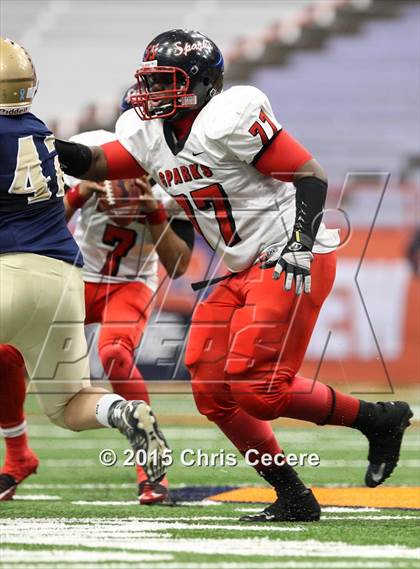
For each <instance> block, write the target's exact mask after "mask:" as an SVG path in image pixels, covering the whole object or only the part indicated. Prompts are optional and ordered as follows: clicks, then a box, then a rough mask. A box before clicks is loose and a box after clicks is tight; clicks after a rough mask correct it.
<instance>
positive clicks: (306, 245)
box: [58, 30, 411, 522]
mask: <svg viewBox="0 0 420 569" xmlns="http://www.w3.org/2000/svg"><path fill="white" fill-rule="evenodd" d="M136 77H137V80H138V86H139V92H138V94H135V95H133V97H132V103H133V106H134V107H135V108H134V109H133V110H131V111H129V112H127V113H124V115H122V116H121V117H120V119H119V120H118V122H117V125H116V134H117V138H118V140H117V141H114V142H110V143H107V144H104V145H102V146H101V147H92V148H87V147H85V146H82V145H77V144H73V145H72V144H70V143H68V142H64V141H63V142H61V143H60V144H59V147H58V152H59V156H60V161H61V163H62V166H63V167H64V169H65V170H67V171H68V172H70V173H75V174H77V175H78V176H79V177H81V178H89V179H95V180H103V179H106V178H107V179H114V178H122V177H125V176H126V172H131V173H132V174H134V175H140V174H142V173H144V172H148V173H149V174H150V175H152V176H153V178H154V179H155V180H157V181H158V182H159V183H160V184H161V186H162V187H163V188H164V189H165V190H166V191H167V192H168V194H170V195H171V196H172V197H173V198H175V199H176V200H177V201H178V203H179V204H181V206H182V207H183V209H184V210H185V212H186V213H187V214H188V215H189V217H190V219H191V221H192V222H193V223H194V225H195V227H196V229H197V231H199V232H200V233H201V234H202V235H203V236H204V238H205V239H206V240H207V242H208V244H209V246H210V247H211V248H212V249H214V250H215V251H216V252H217V253H218V254H219V255H220V258H221V259H223V261H224V262H225V264H226V265H227V267H228V269H229V271H230V272H229V274H228V275H226V278H225V279H224V280H222V281H221V282H219V284H218V285H217V286H216V287H215V288H214V290H213V291H212V292H211V294H210V295H209V296H208V297H207V298H206V299H205V300H204V301H203V302H201V303H200V304H198V306H197V308H196V310H195V312H194V315H193V318H192V324H191V330H190V336H189V342H188V347H187V351H186V365H187V366H188V368H189V370H190V373H191V378H192V389H193V393H194V397H195V401H196V404H197V407H198V409H199V411H200V412H201V413H203V414H204V415H205V416H207V418H208V419H209V420H210V421H213V422H214V423H216V424H217V425H218V427H219V428H220V429H221V430H222V431H223V432H224V433H225V435H226V436H227V437H228V438H229V439H230V440H231V442H232V443H233V444H234V445H235V446H236V447H237V448H238V450H239V451H240V452H241V453H243V454H244V455H247V456H248V458H249V457H250V455H251V456H252V462H253V466H254V467H255V468H256V470H257V471H258V473H259V474H260V475H261V476H262V477H263V478H264V479H265V480H267V481H268V482H269V483H270V484H271V485H272V486H273V487H274V488H275V490H276V492H277V494H278V499H277V500H276V501H275V503H274V504H272V505H271V506H269V507H268V508H266V509H265V510H263V511H262V512H261V513H260V514H257V515H250V516H245V517H244V518H242V519H243V520H244V521H252V522H254V521H261V522H265V521H270V522H273V521H314V520H318V519H319V517H320V508H319V505H318V502H317V500H316V498H315V496H314V495H313V493H312V492H311V490H309V489H308V488H306V486H305V485H304V484H303V482H302V481H301V480H300V479H299V477H298V476H297V474H296V472H295V471H294V469H293V468H292V467H291V466H290V465H289V464H287V463H286V462H284V461H281V460H279V457H281V455H282V451H281V448H280V447H279V445H278V443H277V441H276V439H275V437H274V434H273V431H272V429H271V426H270V423H269V421H270V420H272V419H275V418H278V417H292V418H296V419H301V420H306V421H311V422H314V423H316V424H319V425H325V424H331V425H343V426H348V427H352V428H355V429H358V430H359V431H361V432H362V433H363V434H364V435H365V436H366V437H367V439H368V442H369V457H368V460H369V464H368V469H367V472H366V477H365V481H366V484H367V485H368V486H372V487H373V486H377V485H378V484H381V483H382V482H383V481H384V480H385V479H386V478H387V477H388V476H389V475H390V474H391V473H392V471H393V469H394V468H395V466H396V464H397V461H398V456H399V449H400V446H401V441H402V437H403V433H404V430H405V428H406V427H407V426H408V424H409V418H410V416H411V411H410V408H409V406H408V405H407V404H406V403H404V402H389V403H376V404H375V403H367V402H364V401H360V400H358V399H355V398H354V397H351V396H348V395H346V394H344V393H341V392H338V391H336V390H333V389H332V388H331V387H329V386H327V385H324V384H322V383H320V382H315V381H314V380H310V379H306V378H303V377H301V376H299V375H298V372H299V368H300V366H301V364H302V361H303V358H304V355H305V351H306V348H307V346H308V343H309V340H310V337H311V334H312V331H313V328H314V326H315V323H316V320H317V317H318V314H319V311H320V308H321V306H322V304H323V302H324V300H325V299H326V297H327V296H328V294H329V292H330V290H331V288H332V286H333V282H334V276H335V264H336V254H335V249H336V247H337V246H338V244H339V239H338V232H337V231H335V230H329V229H326V228H325V226H324V225H323V224H322V223H321V219H322V214H323V206H324V203H325V197H326V192H327V179H326V175H325V173H324V171H323V170H322V168H321V166H320V165H319V164H318V162H317V161H316V160H315V159H314V158H313V157H312V155H311V153H310V152H309V151H308V150H307V149H305V148H304V147H303V146H302V145H301V144H299V143H298V142H297V141H296V140H295V139H294V138H293V137H292V136H290V135H289V134H288V133H287V131H285V130H284V129H283V128H282V126H281V125H280V123H279V122H278V120H277V119H276V117H275V116H274V113H273V111H272V108H271V105H270V103H269V101H268V99H267V97H266V96H265V95H264V93H262V92H261V91H259V90H258V89H256V88H254V87H250V86H240V87H232V88H230V89H228V90H227V91H222V86H223V57H222V54H221V52H220V51H219V49H218V48H217V46H216V45H215V44H214V43H213V42H212V41H211V40H210V39H209V38H207V37H206V36H204V35H202V34H201V33H199V32H193V31H188V30H170V31H168V32H164V33H162V34H160V35H159V36H157V37H156V38H155V39H154V40H153V41H152V42H150V44H149V45H148V46H147V48H146V51H145V53H144V58H143V61H142V63H141V65H140V67H139V69H138V70H137V72H136ZM217 280H220V279H217ZM209 284H210V283H209ZM212 284H214V281H213V283H212ZM302 293H303V294H302ZM249 453H250V454H249Z"/></svg>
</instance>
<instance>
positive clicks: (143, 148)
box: [116, 86, 339, 272]
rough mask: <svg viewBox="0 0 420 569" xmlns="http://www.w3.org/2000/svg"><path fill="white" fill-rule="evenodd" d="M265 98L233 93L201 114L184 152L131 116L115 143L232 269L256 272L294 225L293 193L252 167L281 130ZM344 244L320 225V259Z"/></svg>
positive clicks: (250, 90) (165, 131)
mask: <svg viewBox="0 0 420 569" xmlns="http://www.w3.org/2000/svg"><path fill="white" fill-rule="evenodd" d="M281 128H282V127H281V125H280V124H279V123H278V122H277V120H276V118H275V117H274V115H273V111H272V109H271V105H270V103H269V101H268V99H267V97H266V95H264V93H262V92H261V91H260V90H259V89H257V88H255V87H251V86H238V87H231V88H230V89H228V90H227V91H224V92H222V93H220V94H219V95H216V96H215V97H214V98H213V99H211V101H210V102H209V103H208V104H207V105H206V106H205V107H204V108H203V109H202V110H201V111H200V113H199V115H198V116H197V118H196V119H195V121H194V123H193V125H192V128H191V131H190V133H189V135H188V137H187V139H186V141H185V143H184V144H182V143H178V142H177V141H176V140H175V139H174V137H173V134H172V130H171V128H170V127H168V125H167V123H165V122H164V121H163V120H161V119H154V120H149V121H142V120H141V119H140V118H139V117H138V116H137V114H136V112H135V110H133V109H132V110H129V111H127V112H125V113H124V114H123V115H121V117H120V118H119V119H118V122H117V124H116V135H117V137H118V140H119V141H120V142H121V144H122V145H123V146H124V147H125V148H126V149H127V150H128V151H129V152H130V154H132V156H133V157H134V158H135V159H136V160H137V162H138V163H139V164H140V165H141V166H142V167H143V168H144V169H145V170H146V171H147V172H148V173H149V174H150V175H151V176H152V177H153V178H154V179H155V180H156V181H157V182H158V183H159V184H160V185H161V186H162V187H163V188H164V189H165V190H166V191H167V192H168V193H169V194H170V195H171V196H172V197H173V198H175V199H176V200H177V202H178V203H179V204H180V205H181V206H182V207H183V209H184V211H185V212H186V213H187V214H189V216H190V219H191V221H193V222H194V224H195V226H196V228H197V229H198V231H200V233H201V234H202V235H203V237H204V238H205V239H206V241H207V242H208V244H209V245H210V247H211V248H212V249H214V250H215V251H216V252H217V253H218V255H219V256H220V257H222V258H223V261H224V262H225V264H226V266H227V267H228V269H230V270H231V271H234V272H237V271H242V270H244V269H246V268H248V267H250V266H251V265H252V264H253V263H255V262H256V261H257V259H258V257H259V255H260V254H261V253H262V252H263V251H264V250H265V249H266V248H267V247H269V246H271V245H273V244H281V245H285V244H286V243H287V241H288V239H289V237H288V236H290V235H291V231H292V229H293V225H294V222H295V214H296V208H295V188H294V186H293V184H288V183H284V182H280V181H278V180H275V179H274V178H271V177H268V176H265V175H263V174H261V173H260V172H259V171H258V170H257V169H256V168H255V167H254V166H253V162H255V160H256V159H257V158H258V156H259V153H260V152H262V150H263V149H264V147H265V145H266V144H267V143H268V142H269V141H270V140H271V138H272V137H273V136H274V135H275V134H276V133H277V132H278V131H279V130H281ZM338 244H339V237H338V230H329V229H326V228H325V225H324V224H321V226H320V228H319V231H318V235H317V242H316V244H315V246H314V252H315V253H326V252H329V251H331V250H333V249H334V248H335V247H337V245H338Z"/></svg>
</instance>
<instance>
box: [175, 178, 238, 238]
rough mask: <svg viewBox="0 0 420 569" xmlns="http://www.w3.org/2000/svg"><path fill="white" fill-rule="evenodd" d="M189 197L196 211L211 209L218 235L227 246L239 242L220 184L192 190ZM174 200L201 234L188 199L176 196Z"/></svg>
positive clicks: (226, 199) (229, 207)
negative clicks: (218, 231) (216, 224)
mask: <svg viewBox="0 0 420 569" xmlns="http://www.w3.org/2000/svg"><path fill="white" fill-rule="evenodd" d="M190 195H191V198H192V199H193V201H194V204H195V206H196V207H197V209H199V210H201V211H207V210H209V209H212V208H213V210H214V213H215V215H216V220H217V223H218V225H219V230H220V233H221V235H222V237H223V240H224V242H225V244H226V245H227V246H229V247H233V246H234V245H237V244H238V243H239V242H240V241H241V238H240V237H239V235H238V232H237V230H236V224H235V220H234V219H233V215H232V207H231V205H230V202H229V199H228V197H227V195H226V192H225V191H224V189H223V186H222V185H221V184H211V185H210V186H206V187H205V188H200V189H198V190H193V191H192V192H191V194H190ZM176 200H177V201H178V202H179V204H180V205H181V207H182V208H183V210H184V211H185V212H186V214H187V215H188V217H189V219H190V221H191V222H192V223H193V225H194V227H195V228H196V230H197V231H198V232H199V233H201V234H203V232H202V231H201V229H200V226H199V225H198V223H197V220H196V218H195V215H194V209H193V207H192V205H191V203H190V201H189V199H188V197H187V196H186V195H184V194H181V195H179V196H176Z"/></svg>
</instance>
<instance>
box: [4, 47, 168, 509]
mask: <svg viewBox="0 0 420 569" xmlns="http://www.w3.org/2000/svg"><path fill="white" fill-rule="evenodd" d="M37 86H38V85H37V77H36V73H35V68H34V65H33V63H32V60H31V58H30V56H29V54H28V53H27V52H26V51H25V49H24V48H22V47H21V46H19V45H18V44H16V43H14V42H13V41H11V40H8V39H3V38H0V156H1V162H0V344H1V345H0V362H1V371H0V427H1V431H2V433H3V435H4V436H5V438H6V460H5V464H4V466H3V468H2V471H1V474H0V499H7V498H10V497H12V496H13V493H14V491H15V488H16V486H17V484H18V483H20V482H21V481H22V480H23V479H24V478H25V477H27V476H28V475H29V474H31V473H32V472H34V471H35V470H36V468H37V466H38V460H37V457H36V455H35V454H34V453H33V452H32V451H31V450H30V449H29V447H27V442H26V422H25V420H24V416H23V401H24V398H25V384H24V381H23V380H20V379H19V378H21V379H22V376H21V375H20V374H21V367H22V363H24V365H25V366H26V371H27V373H28V376H29V379H30V381H31V384H32V387H33V390H34V391H35V392H36V394H37V396H38V400H39V403H40V405H41V407H42V409H43V410H44V412H45V414H46V415H47V416H48V417H49V419H50V420H51V421H52V422H53V423H55V424H56V425H59V426H61V427H63V428H66V429H71V430H74V431H83V430H87V429H97V428H101V427H115V428H117V429H118V430H119V431H120V432H121V433H122V434H124V435H125V436H126V437H127V439H128V440H129V442H130V444H131V446H132V448H133V450H134V451H135V452H137V451H138V450H141V449H142V450H143V451H146V454H147V463H146V465H145V469H146V471H147V474H148V477H149V480H150V481H151V482H155V481H156V480H160V479H161V478H163V476H164V474H165V470H166V469H165V465H164V464H163V462H165V461H162V458H163V453H165V450H166V448H167V444H166V441H165V439H164V437H163V435H162V433H161V432H160V430H159V428H158V425H157V422H156V419H155V417H154V415H153V413H152V411H151V409H150V407H149V405H148V404H147V403H146V402H145V401H141V400H137V401H127V400H125V399H123V398H122V397H121V396H119V395H116V394H113V393H109V392H107V391H106V390H105V389H102V388H95V387H91V385H90V381H89V362H88V355H87V345H86V340H85V335H84V318H85V303H84V293H83V279H82V274H81V272H82V271H81V266H82V263H83V261H82V256H81V254H80V251H79V249H78V247H77V245H76V242H75V241H74V239H73V237H72V236H71V234H70V232H69V230H68V229H67V225H66V222H65V218H64V205H63V197H64V180H63V175H62V171H61V168H60V165H59V161H58V157H57V152H56V150H55V139H54V136H53V134H52V133H51V132H50V131H49V129H48V128H47V127H46V126H45V124H44V123H43V122H42V121H41V120H40V119H38V118H37V117H36V116H35V115H33V114H32V113H31V112H30V107H31V104H32V100H33V98H34V96H35V93H36V90H37ZM5 370H7V372H6V373H7V377H5ZM22 449H23V452H20V451H21V450H22Z"/></svg>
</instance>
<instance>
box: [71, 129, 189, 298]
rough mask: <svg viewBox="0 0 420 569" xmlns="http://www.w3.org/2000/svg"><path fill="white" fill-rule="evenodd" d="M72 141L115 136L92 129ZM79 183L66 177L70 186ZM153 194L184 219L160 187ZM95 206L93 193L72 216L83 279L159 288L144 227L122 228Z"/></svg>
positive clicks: (153, 253) (93, 141)
mask: <svg viewBox="0 0 420 569" xmlns="http://www.w3.org/2000/svg"><path fill="white" fill-rule="evenodd" d="M71 140H72V141H75V142H80V143H82V144H86V145H88V146H95V145H100V144H105V143H106V142H111V141H112V140H116V136H115V133H112V132H108V131H105V130H95V131H89V132H84V133H81V134H77V135H75V136H73V137H72V138H71ZM79 182H80V180H78V179H76V178H72V177H70V176H66V183H67V184H68V185H69V186H74V185H75V184H78V183H79ZM153 191H154V194H155V196H156V197H157V198H158V199H160V200H161V201H163V203H164V205H165V207H166V208H167V209H168V210H169V211H170V213H171V214H172V216H173V217H181V218H184V219H185V214H184V213H183V212H182V211H181V208H180V206H178V204H177V203H176V202H174V200H173V199H172V198H170V197H169V196H168V195H167V194H166V193H165V192H163V191H162V189H161V188H160V187H159V186H157V185H156V186H154V188H153ZM162 198H163V199H162ZM97 203H98V202H97V197H96V195H95V194H94V195H93V196H92V197H91V198H90V199H89V200H88V201H87V202H86V203H85V204H84V206H83V207H82V208H81V209H79V210H78V211H77V212H76V214H75V232H74V238H75V239H76V241H77V244H78V245H79V247H80V250H81V251H82V254H83V258H84V262H85V263H84V267H83V278H84V280H85V281H86V282H104V283H122V282H133V281H142V282H144V283H145V284H146V285H147V286H149V287H150V288H151V289H152V290H153V291H155V290H156V289H157V286H158V255H157V253H156V251H155V248H154V244H153V240H152V237H151V235H150V231H149V230H148V228H147V226H146V225H144V224H142V223H140V222H137V221H136V222H133V223H130V224H129V225H127V226H126V227H121V226H119V225H117V224H116V223H114V222H113V221H112V219H111V218H110V217H109V216H108V215H106V214H105V213H103V212H100V211H98V210H97ZM111 255H112V258H111Z"/></svg>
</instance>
